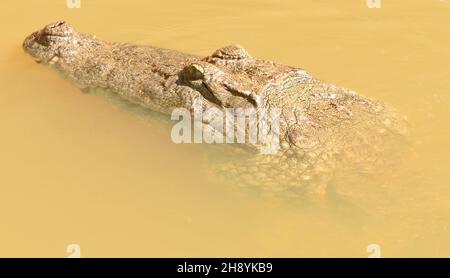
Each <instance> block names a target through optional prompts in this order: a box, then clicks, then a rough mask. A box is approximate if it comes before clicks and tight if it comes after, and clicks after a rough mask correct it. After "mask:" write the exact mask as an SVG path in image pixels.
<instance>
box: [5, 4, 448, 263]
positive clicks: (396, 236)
mask: <svg viewBox="0 0 450 278" xmlns="http://www.w3.org/2000/svg"><path fill="white" fill-rule="evenodd" d="M64 2H65V1H62V3H61V4H60V5H59V4H58V3H57V1H35V2H31V3H27V4H23V3H12V2H11V3H6V4H3V9H2V11H3V12H4V15H3V16H2V19H1V20H2V23H3V24H2V25H3V26H10V24H9V23H8V22H11V21H13V20H14V18H13V17H14V16H15V15H14V13H13V12H12V11H15V10H18V9H20V10H21V18H23V20H20V21H14V22H15V24H14V27H11V28H8V29H6V30H4V31H3V32H2V36H3V39H4V43H3V47H2V50H1V56H0V59H1V61H2V64H1V68H0V70H1V73H2V74H1V75H0V76H1V77H0V78H1V82H2V85H3V90H2V93H1V94H0V113H1V117H0V121H1V126H2V128H3V131H4V133H3V136H1V138H0V146H1V147H0V152H1V154H2V159H1V160H0V167H1V169H3V170H4V171H2V175H1V177H0V190H1V194H0V211H1V213H0V218H1V219H2V227H5V228H4V229H2V231H1V232H0V246H1V248H0V256H61V257H63V256H66V255H67V253H66V246H68V245H69V244H76V245H78V246H80V248H81V250H82V256H240V257H241V256H358V257H365V256H369V255H370V254H369V253H367V250H368V246H369V245H370V244H377V245H378V246H379V247H380V248H381V255H382V256H421V255H422V256H425V255H427V256H449V254H450V231H449V229H450V227H449V226H450V224H449V223H450V222H449V220H450V219H449V215H448V211H449V203H450V202H449V201H448V196H449V194H450V189H449V187H448V181H449V173H448V171H447V167H446V165H448V164H449V157H450V156H449V153H448V150H449V148H448V145H447V144H448V141H449V138H450V134H449V132H448V128H447V126H448V123H447V120H448V119H449V116H450V114H449V113H450V112H449V111H450V109H449V96H448V94H447V90H448V88H449V87H450V81H449V80H448V78H447V77H448V62H449V60H450V56H449V54H448V51H447V49H448V48H449V45H450V38H449V37H448V36H447V35H446V34H448V31H449V30H448V24H447V23H448V20H449V16H450V14H449V9H450V7H449V6H448V4H447V3H445V2H441V1H431V2H430V1H427V2H425V1H420V0H414V1H408V5H405V4H400V3H386V4H385V5H383V7H382V8H381V9H368V8H367V6H366V5H365V1H348V3H345V4H343V3H334V2H333V1H320V3H318V2H317V1H306V0H305V1H282V3H280V1H269V0H267V1H216V2H215V3H214V4H212V3H211V2H207V1H200V0H199V1H190V2H189V6H187V4H186V3H185V1H181V0H176V1H167V2H165V3H160V2H158V3H153V2H152V1H143V0H142V1H138V0H135V1H128V2H127V3H125V2H120V1H117V2H112V1H107V0H98V1H90V2H89V3H86V4H84V5H83V6H82V8H81V9H76V10H74V9H67V8H66V7H65V3H64ZM38 5H39V10H40V12H39V13H35V12H34V11H35V10H37V8H38ZM105 7H107V8H105ZM99 16H101V20H99ZM59 18H65V19H67V20H68V21H69V22H71V23H73V25H74V26H76V27H77V28H78V29H79V30H83V31H85V32H88V33H93V34H97V35H98V36H99V37H102V38H104V39H107V40H116V41H130V42H136V43H144V44H152V45H157V46H161V47H166V48H171V49H178V50H182V51H184V52H188V53H194V54H199V55H203V56H205V55H208V54H210V53H211V52H212V51H213V50H214V49H217V48H219V47H221V46H224V45H228V44H230V43H239V44H241V45H243V46H245V47H246V48H247V49H249V51H250V52H251V53H252V54H253V55H254V56H255V57H261V58H266V59H271V60H276V61H277V62H281V63H285V64H289V65H296V66H299V67H302V68H305V69H307V70H308V71H309V72H311V73H312V74H313V75H314V76H317V77H319V78H322V79H324V80H327V81H330V82H333V83H336V84H338V85H343V86H345V87H349V88H352V89H354V90H356V91H358V92H360V93H363V94H365V95H368V96H370V97H374V98H377V99H380V100H383V101H385V102H387V103H390V104H391V105H392V106H394V107H396V108H397V109H398V110H400V111H401V112H402V113H403V114H405V115H407V116H408V118H409V122H410V124H411V130H412V134H411V136H410V140H411V141H412V146H413V148H414V151H413V154H411V155H409V156H408V157H407V158H406V159H405V158H404V160H406V161H403V162H402V163H401V165H397V166H396V167H392V166H393V165H386V166H385V169H383V171H382V172H383V174H382V175H381V174H380V175H367V173H365V174H361V175H359V174H358V173H355V172H350V173H348V172H345V171H337V173H338V174H339V175H340V176H339V179H335V180H333V181H332V182H331V185H332V186H333V187H339V188H341V191H343V192H344V193H346V194H332V193H331V194H329V195H327V196H326V197H321V198H315V199H307V200H299V199H296V198H287V197H286V198H282V197H279V196H276V197H270V196H266V195H261V194H259V193H258V192H255V191H253V190H246V189H242V188H241V187H240V186H239V184H236V183H235V182H231V181H223V180H220V179H214V178H212V176H211V175H210V169H211V166H212V164H214V163H217V162H218V161H222V162H223V161H229V160H233V159H236V158H242V157H241V155H242V154H241V153H235V152H231V151H229V150H230V149H228V148H229V146H207V145H204V144H201V145H194V144H192V145H187V144H186V145H175V144H173V143H172V142H171V140H170V128H171V122H170V121H169V120H167V119H163V118H161V117H160V116H159V115H155V114H153V113H150V112H147V111H145V110H143V109H142V108H139V107H135V106H131V105H129V104H124V103H122V102H117V101H116V100H114V99H113V98H109V97H106V96H105V95H102V94H101V92H96V93H95V94H83V93H80V92H79V91H78V90H77V89H76V88H75V87H74V86H72V85H71V84H70V83H68V82H66V81H64V80H62V79H61V78H60V77H58V76H56V75H54V74H53V73H52V72H51V71H50V70H48V69H45V68H44V67H41V66H39V65H36V64H35V63H34V62H33V61H32V60H31V59H29V57H28V56H27V55H25V54H24V53H23V52H22V50H21V49H20V44H21V42H22V41H23V38H24V36H25V35H27V34H29V33H30V31H32V30H35V29H37V28H39V27H41V26H42V25H43V24H46V23H48V22H51V21H54V20H56V19H59ZM193 19H195V20H193ZM92 22H96V24H95V25H93V24H92ZM111 102H113V104H115V105H111ZM130 112H131V113H130ZM233 149H234V148H233ZM224 153H225V154H226V156H225V155H224ZM394 166H395V165H394ZM391 169H392V170H391ZM337 183H338V184H337Z"/></svg>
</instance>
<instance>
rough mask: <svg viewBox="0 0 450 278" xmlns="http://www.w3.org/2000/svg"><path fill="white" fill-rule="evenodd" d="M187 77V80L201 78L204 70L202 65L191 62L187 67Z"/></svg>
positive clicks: (203, 75)
mask: <svg viewBox="0 0 450 278" xmlns="http://www.w3.org/2000/svg"><path fill="white" fill-rule="evenodd" d="M187 77H188V79H189V80H192V81H195V80H202V79H203V78H204V77H205V71H204V69H203V67H202V66H200V65H197V64H193V65H190V66H189V68H188V69H187Z"/></svg>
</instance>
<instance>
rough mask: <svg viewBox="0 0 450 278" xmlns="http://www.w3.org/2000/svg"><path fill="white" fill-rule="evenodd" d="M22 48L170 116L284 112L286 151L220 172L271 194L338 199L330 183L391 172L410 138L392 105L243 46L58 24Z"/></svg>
mask: <svg viewBox="0 0 450 278" xmlns="http://www.w3.org/2000/svg"><path fill="white" fill-rule="evenodd" d="M23 48H24V49H25V51H26V52H27V53H29V54H30V55H31V56H32V57H34V59H35V60H36V61H37V62H39V63H42V64H46V65H50V66H51V67H52V68H54V69H56V70H57V71H59V72H61V73H62V74H63V75H64V76H65V77H66V78H68V79H69V80H71V81H73V82H74V83H75V84H76V85H77V86H79V87H80V88H81V89H83V90H90V89H95V88H101V89H105V90H107V91H111V92H114V93H115V94H117V95H119V96H120V97H121V98H123V99H126V100H127V101H130V102H133V103H136V104H139V105H141V106H143V107H146V108H149V109H151V110H152V111H157V112H161V113H163V114H170V113H171V112H172V111H173V110H174V109H177V108H185V109H187V110H188V111H190V112H191V113H193V107H194V106H195V105H194V104H195V102H196V100H198V99H201V100H202V102H201V109H202V111H206V110H207V109H211V108H215V109H219V110H225V109H229V108H242V109H247V108H251V109H256V111H261V110H262V109H273V108H276V109H278V111H279V113H280V114H279V119H278V121H279V130H278V135H279V141H278V143H279V146H280V148H279V149H277V150H276V152H275V153H273V154H270V155H269V154H262V153H257V152H251V155H249V156H244V157H245V159H241V160H237V161H233V163H231V165H223V166H222V167H220V168H221V171H222V174H223V175H226V176H228V177H230V178H231V177H233V178H234V179H235V181H236V183H239V184H240V185H245V186H249V187H252V188H260V189H261V190H263V191H265V192H291V193H292V192H295V194H298V195H310V194H314V195H317V194H319V195H324V194H326V193H327V192H329V191H330V190H333V192H334V191H337V192H338V193H339V190H336V189H335V188H331V187H330V181H331V180H332V179H333V178H335V177H336V176H338V175H340V174H342V173H344V172H345V170H344V169H347V170H349V171H347V172H350V173H355V172H358V173H371V172H374V171H375V170H374V169H376V168H377V167H378V166H380V165H381V166H382V167H381V168H386V165H388V164H389V161H390V158H391V157H398V156H397V155H393V153H396V152H397V150H398V149H399V148H400V147H401V146H402V145H403V144H404V138H405V137H406V134H407V133H408V123H407V120H406V118H405V117H404V116H403V115H401V114H399V113H398V112H397V111H396V110H395V109H394V108H392V107H391V106H389V105H386V104H385V103H383V102H381V101H378V100H375V99H372V98H369V97H365V96H362V95H359V94H357V93H356V92H354V91H352V90H349V89H346V88H341V87H338V86H336V85H333V84H330V83H327V82H324V81H321V80H319V79H316V78H314V77H313V76H311V75H310V74H309V73H308V72H306V71H305V70H304V69H301V68H297V67H292V66H287V65H283V64H280V63H276V62H273V61H267V60H263V59H257V58H254V57H252V55H250V53H248V51H246V50H245V49H244V48H243V47H241V46H239V45H230V46H226V47H223V48H221V49H218V50H216V51H215V52H213V53H212V54H211V55H209V56H206V57H202V56H197V55H190V54H185V53H182V52H179V51H176V50H169V49H163V48H158V47H153V46H147V45H135V44H130V43H121V42H107V41H103V40H99V39H97V38H96V37H95V36H93V35H88V34H82V33H78V32H77V31H75V29H74V28H73V27H72V26H71V25H70V24H69V23H67V22H66V21H63V20H60V21H57V22H55V23H52V24H49V25H46V26H45V27H44V28H43V29H41V30H39V31H36V32H34V33H32V34H31V35H29V36H28V37H26V39H25V41H24V42H23ZM203 124H205V125H208V124H209V123H208V122H204V123H203ZM258 128H259V126H258ZM254 147H255V148H256V149H258V148H261V146H258V145H257V144H254ZM342 192H344V193H343V194H345V190H343V191H342Z"/></svg>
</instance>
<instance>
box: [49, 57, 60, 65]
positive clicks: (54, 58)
mask: <svg viewBox="0 0 450 278" xmlns="http://www.w3.org/2000/svg"><path fill="white" fill-rule="evenodd" d="M58 60H59V57H58V56H53V58H51V59H50V61H48V63H49V64H50V65H54V64H55V63H56V62H58Z"/></svg>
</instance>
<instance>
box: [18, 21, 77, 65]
mask: <svg viewBox="0 0 450 278" xmlns="http://www.w3.org/2000/svg"><path fill="white" fill-rule="evenodd" d="M77 37H78V34H77V33H76V32H75V30H74V29H73V28H72V26H71V25H70V24H68V23H67V22H65V21H63V20H60V21H57V22H55V23H52V24H49V25H47V26H45V27H44V28H43V29H41V30H39V31H36V32H34V33H32V34H31V35H29V36H28V37H27V38H26V39H25V41H24V42H23V48H24V49H25V51H26V52H27V53H29V54H30V55H31V56H33V57H34V58H35V59H36V61H37V62H39V63H50V64H52V63H54V62H55V61H56V60H58V59H59V58H60V57H61V56H62V55H64V54H67V53H69V52H70V51H68V49H73V47H71V46H73V44H74V43H77V39H76V38H77Z"/></svg>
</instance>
